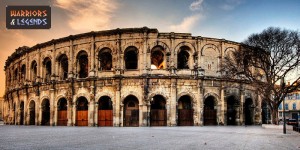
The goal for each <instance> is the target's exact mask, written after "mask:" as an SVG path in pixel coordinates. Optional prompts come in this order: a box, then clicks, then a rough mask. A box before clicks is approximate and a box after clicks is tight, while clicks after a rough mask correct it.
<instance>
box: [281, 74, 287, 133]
mask: <svg viewBox="0 0 300 150" xmlns="http://www.w3.org/2000/svg"><path fill="white" fill-rule="evenodd" d="M280 85H281V88H282V89H284V87H285V83H284V77H282V78H281V83H280ZM282 105H283V110H282V111H283V134H286V121H285V97H284V98H283V100H282Z"/></svg>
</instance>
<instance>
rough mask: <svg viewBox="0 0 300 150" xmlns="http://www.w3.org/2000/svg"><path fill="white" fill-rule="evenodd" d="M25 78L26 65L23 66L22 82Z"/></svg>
mask: <svg viewBox="0 0 300 150" xmlns="http://www.w3.org/2000/svg"><path fill="white" fill-rule="evenodd" d="M25 76H26V66H25V64H23V65H22V67H21V80H22V81H25Z"/></svg>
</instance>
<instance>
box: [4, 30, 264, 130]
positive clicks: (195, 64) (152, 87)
mask: <svg viewBox="0 0 300 150" xmlns="http://www.w3.org/2000/svg"><path fill="white" fill-rule="evenodd" d="M130 47H134V48H135V49H136V50H137V54H136V56H137V68H136V69H127V68H126V65H125V64H126V63H127V62H126V61H125V59H126V58H125V55H126V52H127V51H126V50H127V49H128V48H130ZM157 47H159V48H161V49H162V50H161V53H162V56H163V60H162V61H163V62H162V65H163V68H162V69H153V68H151V65H152V64H151V62H152V61H151V60H152V59H153V57H154V56H152V53H153V51H154V49H155V48H157ZM183 48H185V49H184V50H186V52H187V54H188V55H187V56H189V57H188V59H187V60H186V61H187V62H186V65H187V66H188V69H179V68H177V64H178V61H181V60H178V53H179V52H180V51H183ZM103 49H109V50H110V53H111V56H112V62H111V64H109V65H111V69H109V70H103V69H101V63H103V62H101V61H102V60H100V53H101V52H102V50H103ZM236 50H239V43H236V42H231V41H226V40H224V39H213V38H204V37H199V36H198V37H197V36H191V34H185V33H173V32H171V33H159V32H158V31H157V30H156V29H148V28H138V29H116V30H111V31H102V32H101V31H100V32H92V33H87V34H82V35H75V36H70V37H69V38H62V39H58V40H52V41H49V42H46V43H42V44H39V45H36V46H34V47H32V48H29V49H27V50H25V51H23V52H22V53H21V54H20V55H17V56H15V54H13V55H12V56H15V57H11V58H9V59H8V61H7V64H6V66H5V72H6V93H5V102H4V110H3V113H4V120H5V123H7V124H26V125H28V124H30V110H32V109H31V106H30V102H31V101H32V102H34V104H35V107H34V109H35V124H36V125H40V124H41V122H42V120H43V115H42V114H43V107H44V106H42V105H43V101H44V100H49V102H50V125H57V122H58V107H59V104H58V103H59V100H60V99H62V98H65V99H66V100H67V108H68V109H67V111H68V115H67V118H68V123H67V125H69V126H73V125H75V124H76V117H77V116H76V110H77V105H78V104H77V100H78V98H80V97H84V98H86V100H87V101H88V125H89V126H97V125H98V122H97V121H98V117H99V116H98V111H97V110H98V107H99V101H98V100H99V99H100V98H101V97H103V96H108V97H110V99H111V102H112V106H113V126H124V116H125V114H124V109H125V107H126V106H125V105H124V100H125V99H126V97H128V96H134V97H136V98H137V99H138V108H139V126H149V125H150V119H149V117H150V115H149V114H150V111H151V110H150V107H151V103H152V100H153V97H154V96H156V95H161V96H162V97H163V98H164V99H165V101H166V105H165V107H166V110H167V126H177V125H178V105H179V104H178V101H179V99H180V98H181V97H182V96H188V97H190V99H191V105H192V109H193V122H194V123H193V125H195V126H200V125H204V118H205V115H204V107H205V106H204V103H205V100H206V99H209V98H213V101H214V110H216V113H217V115H216V118H215V121H216V125H226V124H227V120H228V119H227V118H228V117H227V112H228V110H227V109H229V107H227V101H228V98H229V97H230V96H232V97H234V98H235V100H236V101H238V102H237V103H236V105H234V109H235V112H236V114H235V115H236V117H235V119H236V120H235V124H236V125H242V124H245V114H244V112H245V111H244V109H245V107H244V104H245V100H246V99H251V100H252V102H253V103H252V105H251V108H253V109H251V110H252V111H251V114H252V115H251V116H252V117H251V118H250V120H252V123H253V124H260V123H261V99H260V97H259V96H258V95H257V94H256V92H255V89H253V88H252V87H251V85H248V84H244V83H242V82H237V81H226V80H224V79H222V78H221V76H220V73H219V69H220V65H221V64H222V60H223V58H224V57H225V56H226V55H228V54H229V53H230V51H236ZM82 53H84V54H85V55H84V56H87V59H88V62H86V63H87V64H85V63H84V64H83V65H86V66H84V69H86V70H87V71H88V75H87V76H86V77H84V78H80V73H81V72H80V71H81V68H80V59H78V57H79V56H80V55H81V54H82ZM62 55H66V56H67V58H68V65H67V68H68V70H67V74H68V77H67V78H64V77H63V74H62V73H63V71H62V68H61V65H62V64H61V63H60V56H62ZM46 58H50V60H51V68H50V70H51V80H50V79H49V80H46V74H47V70H46V68H45V63H44V60H45V59H46ZM34 61H35V62H36V64H37V70H36V75H35V73H34V69H33V68H34V67H33V65H32V64H33V62H34ZM22 65H25V66H26V71H25V73H24V74H23V73H22V72H21V66H22ZM199 69H200V70H201V69H204V71H205V74H204V76H202V75H200V74H199V73H198V72H197V70H199ZM16 70H17V71H16ZM15 72H16V73H15ZM21 102H23V103H24V110H23V108H21V106H20V105H21ZM247 107H248V106H247ZM249 107H250V106H249ZM21 113H22V114H23V115H24V119H23V123H21V122H20V121H21V120H22V119H21Z"/></svg>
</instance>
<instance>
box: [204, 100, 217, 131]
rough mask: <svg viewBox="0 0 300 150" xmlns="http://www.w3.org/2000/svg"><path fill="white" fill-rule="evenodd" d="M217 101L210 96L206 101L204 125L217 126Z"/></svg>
mask: <svg viewBox="0 0 300 150" xmlns="http://www.w3.org/2000/svg"><path fill="white" fill-rule="evenodd" d="M215 102H216V100H215V97H214V96H208V97H207V98H205V100H204V112H203V124H204V125H217V110H216V109H215V108H216V107H215V106H216V103H215Z"/></svg>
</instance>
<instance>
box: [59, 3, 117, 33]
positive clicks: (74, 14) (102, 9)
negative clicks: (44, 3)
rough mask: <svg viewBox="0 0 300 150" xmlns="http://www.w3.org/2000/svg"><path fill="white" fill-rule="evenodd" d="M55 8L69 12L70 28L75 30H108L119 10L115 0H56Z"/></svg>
mask: <svg viewBox="0 0 300 150" xmlns="http://www.w3.org/2000/svg"><path fill="white" fill-rule="evenodd" d="M54 6H56V7H59V8H61V9H64V10H66V11H67V15H68V16H69V17H70V20H67V21H68V24H69V26H70V27H71V28H72V29H74V30H79V31H91V30H103V29H108V28H110V26H111V19H112V17H113V13H114V12H115V10H116V9H117V8H118V4H117V3H116V2H115V0H91V1H86V0H55V2H54Z"/></svg>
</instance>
